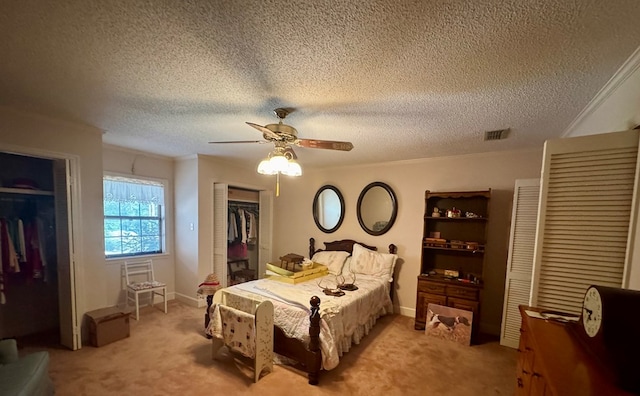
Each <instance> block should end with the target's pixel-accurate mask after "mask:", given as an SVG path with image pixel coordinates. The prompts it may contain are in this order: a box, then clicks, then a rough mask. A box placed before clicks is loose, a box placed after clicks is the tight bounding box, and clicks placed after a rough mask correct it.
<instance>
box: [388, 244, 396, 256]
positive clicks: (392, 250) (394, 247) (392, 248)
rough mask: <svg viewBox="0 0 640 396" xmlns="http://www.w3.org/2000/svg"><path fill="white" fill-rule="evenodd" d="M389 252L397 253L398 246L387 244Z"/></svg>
mask: <svg viewBox="0 0 640 396" xmlns="http://www.w3.org/2000/svg"><path fill="white" fill-rule="evenodd" d="M389 253H391V254H396V253H398V247H397V246H396V245H394V244H393V243H392V244H391V245H389Z"/></svg>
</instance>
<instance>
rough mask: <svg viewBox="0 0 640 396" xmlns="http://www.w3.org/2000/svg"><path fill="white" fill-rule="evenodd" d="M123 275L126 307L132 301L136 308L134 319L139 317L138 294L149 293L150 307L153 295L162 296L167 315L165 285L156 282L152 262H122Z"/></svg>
mask: <svg viewBox="0 0 640 396" xmlns="http://www.w3.org/2000/svg"><path fill="white" fill-rule="evenodd" d="M124 274H125V279H126V282H127V306H128V305H129V301H133V303H134V304H135V307H136V317H135V319H136V320H138V318H139V317H140V298H139V296H140V294H144V293H149V295H150V296H149V297H150V299H151V303H150V304H151V306H153V305H154V304H153V300H154V297H155V295H156V294H157V295H159V296H162V298H163V300H164V313H167V285H166V284H164V283H162V282H158V281H156V279H155V275H154V273H153V261H152V260H151V259H146V260H131V261H125V262H124Z"/></svg>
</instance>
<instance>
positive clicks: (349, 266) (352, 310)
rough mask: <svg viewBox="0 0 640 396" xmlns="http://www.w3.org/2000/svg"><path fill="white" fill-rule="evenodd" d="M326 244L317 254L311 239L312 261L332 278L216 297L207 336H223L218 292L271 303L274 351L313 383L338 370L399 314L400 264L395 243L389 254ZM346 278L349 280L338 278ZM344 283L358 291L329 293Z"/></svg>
mask: <svg viewBox="0 0 640 396" xmlns="http://www.w3.org/2000/svg"><path fill="white" fill-rule="evenodd" d="M324 245H325V248H324V249H318V250H316V248H315V240H314V239H313V238H311V239H310V240H309V257H310V258H312V260H313V261H314V262H317V263H321V264H324V265H326V266H327V267H328V270H329V274H328V275H326V276H322V277H319V278H316V279H312V280H309V281H306V282H302V283H298V284H295V285H292V284H287V283H283V282H279V281H277V280H272V279H258V280H255V281H251V282H246V283H241V284H238V285H234V286H231V287H228V288H225V289H221V290H219V291H218V292H216V296H214V299H213V304H212V305H211V306H210V307H208V313H209V316H210V317H211V318H212V320H211V322H210V323H209V325H208V327H207V334H208V335H210V336H212V337H213V338H219V337H220V332H221V329H220V322H219V321H218V320H215V319H216V318H218V317H219V307H218V304H220V301H222V300H221V298H219V294H218V293H221V294H222V293H232V294H237V295H240V296H251V298H254V299H268V300H270V301H272V303H273V305H274V351H275V352H276V353H277V354H278V355H281V356H284V357H286V358H288V359H292V360H294V361H295V362H297V363H298V365H299V367H300V368H302V369H303V370H304V371H305V372H306V373H307V375H308V379H309V384H312V385H317V384H318V381H319V376H320V372H321V370H331V369H333V368H335V367H336V366H337V365H338V363H339V359H340V357H341V356H342V355H343V354H344V353H346V352H348V351H349V349H350V348H351V346H352V345H353V344H358V343H359V342H360V340H361V339H362V338H363V337H364V336H366V335H367V334H368V333H369V330H370V329H371V328H372V327H373V325H374V324H375V323H376V321H377V319H378V318H379V317H381V316H383V315H385V314H388V313H392V312H393V303H392V300H391V291H392V290H393V287H392V286H393V271H394V267H395V262H396V259H397V255H396V246H395V245H393V244H392V245H389V253H380V252H377V248H376V247H373V246H368V245H366V244H363V243H360V242H357V241H354V240H351V239H343V240H339V241H333V242H325V243H324ZM343 271H344V272H343ZM341 274H342V275H344V279H345V280H343V278H341V277H340V276H337V275H341ZM354 274H355V282H353V276H354ZM338 283H347V284H348V283H354V284H355V285H356V286H357V290H344V295H343V296H340V297H337V296H332V295H325V293H323V288H327V289H336V287H337V284H338Z"/></svg>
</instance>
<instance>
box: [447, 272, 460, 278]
mask: <svg viewBox="0 0 640 396" xmlns="http://www.w3.org/2000/svg"><path fill="white" fill-rule="evenodd" d="M458 276H460V272H459V271H456V270H444V277H445V278H457V277H458Z"/></svg>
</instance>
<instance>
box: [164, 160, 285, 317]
mask: <svg viewBox="0 0 640 396" xmlns="http://www.w3.org/2000/svg"><path fill="white" fill-rule="evenodd" d="M175 182H176V190H175V194H176V223H175V224H176V294H177V298H178V299H180V300H181V301H182V302H185V303H188V304H192V305H193V304H197V295H196V290H197V289H198V284H200V283H201V282H202V281H203V280H204V279H205V277H206V276H207V274H209V273H211V272H213V216H214V213H213V184H214V183H225V184H228V185H230V186H236V187H243V188H249V189H253V190H257V191H260V190H270V189H272V188H273V185H272V182H273V179H272V178H271V177H265V176H262V175H259V174H258V173H257V172H256V170H255V168H254V167H253V165H252V166H251V167H246V168H245V167H238V166H235V165H231V164H229V163H226V162H223V161H220V160H217V159H216V158H215V157H211V156H206V155H198V156H195V157H189V158H185V159H181V160H178V161H176V163H175ZM191 224H193V230H191Z"/></svg>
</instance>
